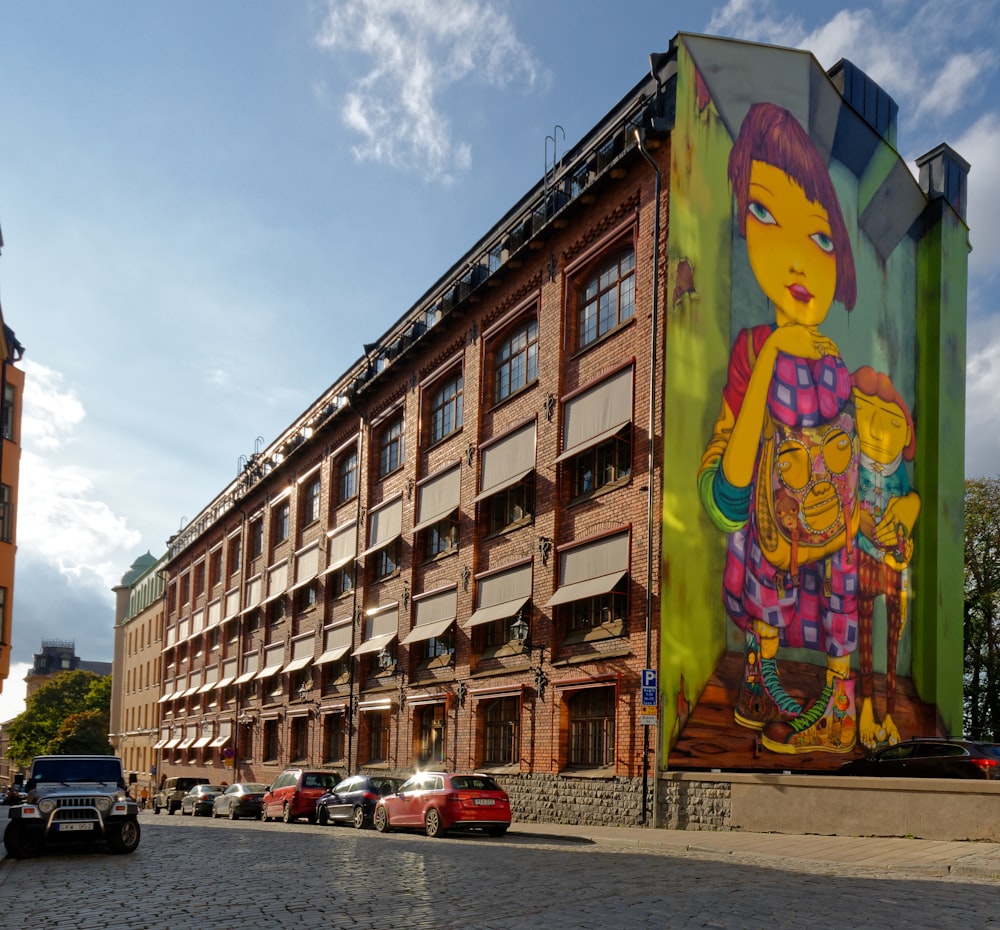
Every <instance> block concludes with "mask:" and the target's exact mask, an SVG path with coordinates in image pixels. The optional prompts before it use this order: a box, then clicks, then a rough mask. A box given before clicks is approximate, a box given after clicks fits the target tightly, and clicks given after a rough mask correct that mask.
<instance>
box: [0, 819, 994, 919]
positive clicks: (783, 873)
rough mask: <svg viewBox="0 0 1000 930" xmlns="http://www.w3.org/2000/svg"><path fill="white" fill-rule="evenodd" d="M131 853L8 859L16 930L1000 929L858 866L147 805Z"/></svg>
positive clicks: (986, 897) (969, 905)
mask: <svg viewBox="0 0 1000 930" xmlns="http://www.w3.org/2000/svg"><path fill="white" fill-rule="evenodd" d="M142 826H143V837H142V843H141V845H140V847H139V849H138V851H137V852H136V853H134V854H133V855H130V856H121V857H119V856H111V855H108V854H106V853H105V852H103V851H98V852H95V853H85V852H80V851H69V850H57V851H55V852H49V853H47V854H45V855H44V856H42V857H40V858H38V859H32V860H24V861H14V860H11V859H5V860H3V861H2V863H0V914H2V915H3V917H2V925H3V926H4V927H9V928H11V930H14V928H17V930H38V928H43V927H44V928H49V930H59V928H73V930H140V928H141V930H160V928H169V930H204V928H212V930H237V928H241V930H242V928H261V930H271V928H276V930H277V928H288V930H292V928H295V930H312V928H317V930H318V928H355V930H369V928H372V930H393V928H404V927H405V928H427V930H450V928H456V930H458V928H462V930H508V928H509V930H515V928H516V930H530V928H544V930H564V928H565V930H569V928H584V930H608V928H611V930H617V928H621V930H626V928H628V930H644V928H675V927H676V928H688V927H711V928H742V927H747V928H750V927H753V928H760V927H767V928H768V930H784V928H789V930H790V928H801V927H803V926H837V927H838V928H840V930H846V928H855V927H856V928H870V927H872V926H884V927H889V928H893V927H903V926H905V927H906V928H907V930H922V928H927V930H931V928H934V930H937V928H941V927H952V926H970V927H971V926H975V927H983V926H991V925H1000V916H998V915H1000V887H998V886H997V884H996V883H987V882H975V881H960V880H956V879H928V878H927V876H921V875H919V874H917V873H915V874H914V875H912V876H908V877H904V876H900V875H894V876H892V877H885V876H884V875H878V874H876V873H875V872H874V871H873V870H864V869H858V868H855V867H847V866H832V865H831V866H829V867H824V868H819V869H817V868H813V869H811V870H809V871H804V870H799V869H796V868H794V867H790V868H788V869H776V868H774V867H773V865H772V864H769V865H766V866H765V865H761V864H756V863H754V862H752V861H749V860H748V859H744V860H743V861H734V857H732V856H730V857H728V858H727V859H725V860H723V859H720V858H713V857H712V856H710V855H707V854H701V853H690V852H689V853H683V854H680V855H678V854H676V853H675V852H670V851H667V850H664V851H663V852H662V853H661V852H657V851H651V850H648V849H642V850H628V849H622V848H615V847H609V846H603V845H601V844H599V843H582V842H579V841H576V840H573V839H569V838H567V839H563V840H560V839H556V838H552V837H536V836H531V835H529V831H530V825H526V826H525V827H524V828H523V829H524V833H522V834H518V833H516V832H514V831H512V832H511V834H509V835H508V836H507V837H505V838H504V839H502V840H490V839H488V838H486V837H482V836H461V835H459V836H456V837H448V838H446V839H443V840H431V839H428V838H427V837H425V836H423V835H422V834H396V833H394V834H389V835H384V836H383V835H379V834H377V833H375V832H373V831H361V832H359V831H356V830H353V829H350V828H345V827H320V826H310V825H308V824H306V823H304V822H302V823H299V824H293V825H285V824H281V823H271V824H264V823H259V822H251V821H241V822H236V823H231V822H229V821H222V820H218V821H212V820H208V819H201V818H199V819H194V818H190V817H184V818H182V817H180V816H176V815H175V816H173V817H168V816H165V815H161V816H159V817H154V816H152V815H151V814H148V813H147V814H143V815H142Z"/></svg>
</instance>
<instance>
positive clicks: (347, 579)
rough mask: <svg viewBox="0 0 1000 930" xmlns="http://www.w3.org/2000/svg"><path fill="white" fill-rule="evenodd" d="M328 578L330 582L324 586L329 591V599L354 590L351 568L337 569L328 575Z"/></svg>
mask: <svg viewBox="0 0 1000 930" xmlns="http://www.w3.org/2000/svg"><path fill="white" fill-rule="evenodd" d="M329 578H330V580H329V581H327V583H326V584H327V587H328V588H329V590H330V597H340V595H341V594H346V593H347V592H348V591H352V590H354V567H353V566H344V568H338V569H337V570H336V571H334V572H331V573H330V576H329Z"/></svg>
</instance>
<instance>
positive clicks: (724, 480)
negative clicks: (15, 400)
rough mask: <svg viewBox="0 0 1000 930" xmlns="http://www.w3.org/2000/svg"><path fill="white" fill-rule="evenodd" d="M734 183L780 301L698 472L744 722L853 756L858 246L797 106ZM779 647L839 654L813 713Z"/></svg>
mask: <svg viewBox="0 0 1000 930" xmlns="http://www.w3.org/2000/svg"><path fill="white" fill-rule="evenodd" d="M729 181H730V185H731V187H732V191H733V196H734V199H735V204H736V217H737V222H738V227H739V231H740V234H741V235H743V236H744V237H745V239H746V245H747V253H748V257H749V261H750V267H751V270H752V271H753V274H754V277H755V278H756V281H757V284H758V285H759V287H760V288H761V290H762V291H763V293H764V295H765V296H766V297H767V298H768V300H769V302H770V304H771V305H772V306H773V308H774V320H773V321H768V322H765V323H761V324H760V325H756V326H753V327H750V328H748V329H743V330H741V331H740V332H739V333H738V334H737V335H736V338H735V340H734V342H733V346H732V349H731V352H730V357H729V365H728V369H727V379H726V384H725V386H724V388H723V391H722V405H721V410H720V412H719V415H718V418H717V419H716V422H715V425H714V428H713V435H712V438H711V439H710V440H709V442H708V445H707V447H706V449H705V452H704V455H703V457H702V464H701V468H700V470H699V475H698V485H699V492H700V496H701V500H702V503H703V505H704V507H705V509H706V511H707V513H708V514H709V516H710V518H711V519H712V521H713V523H714V524H715V525H716V526H717V527H718V528H719V529H721V530H723V531H725V532H726V533H727V534H728V545H727V553H726V565H725V571H724V578H723V601H724V605H725V609H726V612H727V614H728V616H729V618H730V619H731V620H732V621H733V622H734V623H735V624H736V625H737V626H738V627H739V628H740V629H741V630H743V631H744V634H745V645H744V670H743V674H742V676H741V681H740V684H739V689H738V693H737V699H736V707H735V709H734V718H735V720H736V722H737V723H738V724H739V725H741V726H744V727H747V728H749V729H752V730H756V731H759V732H760V733H761V742H762V744H763V745H764V747H765V748H767V749H769V750H771V751H774V752H781V753H804V752H813V751H825V752H839V753H846V752H850V751H851V750H852V749H853V748H854V746H855V742H856V738H857V737H856V733H857V721H856V710H855V703H854V682H853V680H852V679H851V677H850V662H851V655H852V653H853V652H854V651H855V650H856V648H857V640H858V604H857V594H858V567H857V547H856V535H857V532H858V526H859V522H860V513H859V512H860V508H859V505H858V492H857V484H858V458H859V457H858V443H857V437H856V435H855V428H854V416H853V412H854V407H853V399H852V392H851V378H850V373H849V371H848V369H847V367H846V366H845V364H844V362H843V360H842V359H841V356H840V351H839V349H838V348H837V346H836V345H835V344H834V342H833V341H832V340H831V339H830V338H828V337H827V336H825V335H824V334H823V333H821V332H820V330H819V327H820V325H821V324H822V323H823V321H824V320H825V319H826V316H827V313H828V312H829V310H830V307H831V305H832V304H833V302H834V301H835V300H837V301H839V302H840V303H841V304H842V305H843V306H844V308H845V309H846V310H848V311H850V310H852V309H853V307H854V304H855V301H856V298H857V283H856V276H855V270H854V258H853V254H852V251H851V245H850V238H849V236H848V232H847V227H846V224H845V221H844V218H843V214H842V212H841V209H840V204H839V201H838V199H837V195H836V191H835V190H834V187H833V182H832V180H831V178H830V174H829V171H828V170H827V167H826V164H825V161H824V159H823V157H822V155H821V154H820V152H819V151H818V149H817V148H816V146H815V145H814V143H813V142H812V140H811V139H810V138H809V135H808V133H807V132H806V131H805V130H804V129H803V127H802V125H801V124H800V123H799V121H798V120H797V119H796V118H795V116H794V115H793V114H792V113H790V112H789V111H788V110H786V109H784V108H782V107H779V106H777V105H775V104H772V103H757V104H754V105H753V106H751V107H750V109H749V111H748V113H747V115H746V117H745V118H744V120H743V123H742V124H741V127H740V131H739V133H738V135H737V138H736V141H735V142H734V145H733V149H732V151H731V153H730V156H729ZM733 299H734V300H738V299H739V295H738V294H734V295H733ZM779 646H793V647H806V648H811V649H815V650H819V651H822V652H825V654H826V678H825V686H824V687H823V688H822V691H821V693H820V694H819V695H818V696H817V697H816V698H815V700H813V701H812V702H809V703H807V706H805V707H803V706H802V705H801V704H800V703H799V702H798V701H797V700H795V698H793V697H792V696H791V695H790V694H789V693H788V691H787V690H786V688H785V687H784V686H783V684H782V681H781V674H780V671H779V667H778V662H777V653H778V649H779Z"/></svg>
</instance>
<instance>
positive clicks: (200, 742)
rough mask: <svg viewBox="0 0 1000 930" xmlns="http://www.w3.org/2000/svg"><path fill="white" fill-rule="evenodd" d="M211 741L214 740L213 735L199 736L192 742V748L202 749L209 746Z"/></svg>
mask: <svg viewBox="0 0 1000 930" xmlns="http://www.w3.org/2000/svg"><path fill="white" fill-rule="evenodd" d="M210 742H212V737H211V736H199V737H198V739H196V740H195V741H194V742H193V743H192V744H191V748H192V749H201V748H202V747H203V746H207V745H208V744H209V743H210Z"/></svg>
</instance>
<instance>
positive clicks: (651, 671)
mask: <svg viewBox="0 0 1000 930" xmlns="http://www.w3.org/2000/svg"><path fill="white" fill-rule="evenodd" d="M642 686H643V688H653V689H654V690H655V689H656V669H655V668H644V669H643V670H642Z"/></svg>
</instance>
